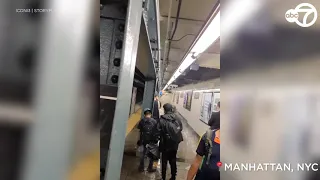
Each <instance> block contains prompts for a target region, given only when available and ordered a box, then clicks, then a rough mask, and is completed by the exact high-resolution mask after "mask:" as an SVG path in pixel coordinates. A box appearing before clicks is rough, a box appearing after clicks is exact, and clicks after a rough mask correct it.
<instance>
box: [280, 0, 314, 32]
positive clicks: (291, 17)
mask: <svg viewBox="0 0 320 180" xmlns="http://www.w3.org/2000/svg"><path fill="white" fill-rule="evenodd" d="M303 13H305V14H304V16H303V20H302V22H300V21H299V15H303ZM309 16H313V19H312V20H311V21H310V20H309V22H307V21H308V17H309ZM285 18H286V20H287V21H288V22H290V23H296V24H297V25H299V26H301V27H310V26H312V25H313V24H314V23H315V22H316V21H317V18H318V12H317V9H316V8H315V7H314V6H313V5H312V4H309V3H302V4H299V5H298V6H297V7H296V8H295V9H289V10H288V11H287V12H286V14H285Z"/></svg>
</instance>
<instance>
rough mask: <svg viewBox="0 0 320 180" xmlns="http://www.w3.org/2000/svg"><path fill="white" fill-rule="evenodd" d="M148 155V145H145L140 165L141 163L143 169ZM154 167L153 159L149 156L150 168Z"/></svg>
mask: <svg viewBox="0 0 320 180" xmlns="http://www.w3.org/2000/svg"><path fill="white" fill-rule="evenodd" d="M146 155H147V148H146V146H143V152H142V153H141V155H140V165H139V169H140V170H142V169H144V158H145V157H146ZM152 168H153V159H151V158H149V165H148V169H149V170H150V169H152Z"/></svg>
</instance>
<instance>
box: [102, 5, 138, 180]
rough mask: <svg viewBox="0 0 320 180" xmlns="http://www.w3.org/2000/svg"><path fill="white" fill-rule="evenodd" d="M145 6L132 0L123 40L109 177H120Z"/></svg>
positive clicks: (117, 179)
mask: <svg viewBox="0 0 320 180" xmlns="http://www.w3.org/2000/svg"><path fill="white" fill-rule="evenodd" d="M142 10H143V9H142V0H129V4H128V9H127V19H126V26H125V37H124V43H123V45H124V48H123V53H122V57H121V68H120V76H119V84H118V93H117V94H118V96H117V103H116V109H115V114H114V120H113V125H112V133H111V140H110V146H109V153H108V159H107V164H106V171H105V176H104V179H105V180H119V179H120V174H121V166H122V159H123V151H124V144H125V135H126V129H127V120H128V115H129V113H128V112H129V111H130V102H131V96H132V86H133V79H134V72H135V66H136V58H137V50H138V42H139V32H140V26H141V17H142Z"/></svg>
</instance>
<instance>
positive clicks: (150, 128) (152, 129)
mask: <svg viewBox="0 0 320 180" xmlns="http://www.w3.org/2000/svg"><path fill="white" fill-rule="evenodd" d="M157 124H158V122H157V121H156V120H155V119H153V118H152V114H151V109H149V108H146V109H145V110H144V118H142V119H141V120H140V122H139V124H138V129H140V139H139V141H138V143H137V144H138V145H139V146H142V147H143V150H142V153H141V156H140V165H139V168H138V170H139V171H140V172H143V171H144V158H145V156H146V155H147V153H148V151H147V150H148V148H147V147H148V146H151V145H154V144H157V143H158V141H159V132H158V126H157ZM155 160H156V159H153V158H151V157H149V166H148V171H149V172H155V171H156V169H154V168H153V162H154V161H155Z"/></svg>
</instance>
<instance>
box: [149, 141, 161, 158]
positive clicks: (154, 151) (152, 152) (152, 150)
mask: <svg viewBox="0 0 320 180" xmlns="http://www.w3.org/2000/svg"><path fill="white" fill-rule="evenodd" d="M146 148H147V156H148V157H149V158H151V159H153V160H158V159H159V158H160V152H159V146H158V144H155V143H149V144H147V146H146Z"/></svg>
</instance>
